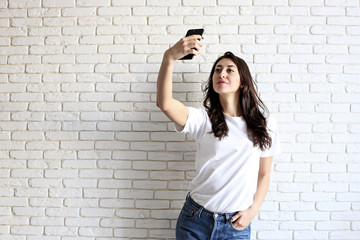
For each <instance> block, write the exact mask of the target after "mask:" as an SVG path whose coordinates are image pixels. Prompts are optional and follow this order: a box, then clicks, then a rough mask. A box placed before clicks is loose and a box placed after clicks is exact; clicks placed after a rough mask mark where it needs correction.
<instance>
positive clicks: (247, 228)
mask: <svg viewBox="0 0 360 240" xmlns="http://www.w3.org/2000/svg"><path fill="white" fill-rule="evenodd" d="M250 224H251V223H250ZM250 224H249V225H248V226H247V227H246V228H244V229H242V230H240V229H237V228H235V227H234V225H233V223H230V225H231V228H232V229H233V230H235V231H238V232H242V231H244V232H246V231H249V230H250Z"/></svg>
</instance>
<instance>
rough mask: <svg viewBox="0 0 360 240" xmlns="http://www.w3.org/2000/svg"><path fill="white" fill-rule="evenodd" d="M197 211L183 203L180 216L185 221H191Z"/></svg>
mask: <svg viewBox="0 0 360 240" xmlns="http://www.w3.org/2000/svg"><path fill="white" fill-rule="evenodd" d="M197 212H198V210H197V209H196V208H195V207H192V206H191V205H189V204H187V203H185V204H184V206H183V208H182V209H181V212H180V216H181V217H183V218H186V219H193V218H194V217H195V215H196V213H197Z"/></svg>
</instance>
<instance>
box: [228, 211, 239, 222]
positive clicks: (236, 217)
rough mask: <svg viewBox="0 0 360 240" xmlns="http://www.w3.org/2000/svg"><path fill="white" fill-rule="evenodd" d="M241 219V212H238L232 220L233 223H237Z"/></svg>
mask: <svg viewBox="0 0 360 240" xmlns="http://www.w3.org/2000/svg"><path fill="white" fill-rule="evenodd" d="M240 217H241V212H237V213H236V214H235V215H234V216H232V217H231V218H230V221H231V222H236V221H237V220H238V219H239V218H240Z"/></svg>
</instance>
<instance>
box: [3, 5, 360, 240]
mask: <svg viewBox="0 0 360 240" xmlns="http://www.w3.org/2000/svg"><path fill="white" fill-rule="evenodd" d="M194 27H203V28H205V35H204V37H205V39H204V41H203V44H204V47H203V48H202V49H201V54H200V55H199V56H198V57H196V58H195V59H194V60H193V61H191V62H190V61H189V62H184V63H182V62H178V63H177V65H176V66H175V75H174V81H175V82H176V83H175V84H174V92H175V96H176V98H178V99H179V100H181V101H183V102H185V103H186V104H187V105H191V106H199V105H200V104H201V98H202V94H201V89H202V85H203V83H204V82H205V81H206V79H207V76H208V73H209V70H210V67H211V65H212V63H213V61H214V60H215V59H216V58H217V56H218V55H219V54H222V53H223V52H224V51H227V50H231V51H234V52H235V53H236V54H238V55H239V56H241V57H243V58H244V59H245V60H246V61H247V62H248V63H249V66H250V68H251V70H252V72H253V75H254V78H255V79H256V80H257V81H258V86H259V90H260V92H261V95H262V98H263V100H264V101H265V102H266V104H267V106H268V107H269V109H270V110H271V112H272V113H273V114H274V116H275V117H276V118H277V120H278V122H279V128H280V132H281V139H282V149H283V154H282V155H281V156H279V158H278V159H276V161H275V163H274V167H273V172H272V184H271V187H270V191H269V194H268V196H267V199H266V202H265V203H264V204H263V206H262V211H261V212H260V213H259V215H258V216H257V217H256V219H255V220H254V224H253V229H254V231H253V239H259V240H267V239H269V240H270V239H275V240H279V239H286V240H288V239H294V240H295V239H310V240H313V239H339V240H347V239H360V77H359V76H360V46H359V43H360V3H359V0H341V1H340V0H276V1H274V0H273V1H265V0H254V1H251V0H241V1H235V0H218V1H215V0H211V1H193V0H167V1H165V0H147V1H146V0H133V1H129V0H0V109H1V112H0V129H1V132H0V240H3V239H6V240H75V239H76V240H110V239H173V238H174V228H175V224H176V218H177V216H178V213H179V209H180V208H181V205H182V203H183V200H184V197H185V195H186V192H187V190H186V189H187V185H188V183H189V181H190V180H191V179H192V178H193V177H194V165H193V164H194V163H193V160H194V151H195V145H194V143H193V142H192V140H191V139H190V138H189V137H188V136H185V135H181V134H175V133H174V132H173V124H172V123H170V122H169V121H168V119H167V118H166V117H165V116H164V115H163V114H162V113H161V112H160V111H159V110H158V109H157V108H156V106H155V99H156V77H157V71H158V69H159V65H160V61H161V58H162V53H163V52H164V51H165V49H167V48H168V47H169V46H170V45H171V44H174V43H175V41H177V40H178V39H179V38H180V37H182V36H183V35H184V34H185V32H186V30H187V29H189V28H194Z"/></svg>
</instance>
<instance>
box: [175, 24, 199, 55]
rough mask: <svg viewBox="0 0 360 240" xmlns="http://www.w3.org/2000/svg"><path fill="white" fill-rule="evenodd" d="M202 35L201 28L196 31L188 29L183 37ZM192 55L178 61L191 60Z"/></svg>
mask: <svg viewBox="0 0 360 240" xmlns="http://www.w3.org/2000/svg"><path fill="white" fill-rule="evenodd" d="M203 33H204V29H203V28H198V29H189V30H188V31H187V33H186V36H185V37H188V36H191V35H200V36H201V37H202V35H203ZM193 57H194V54H188V55H186V56H184V57H182V58H180V59H179V60H191V59H193Z"/></svg>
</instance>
